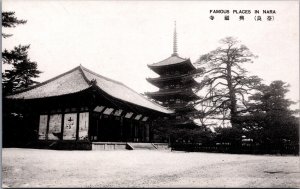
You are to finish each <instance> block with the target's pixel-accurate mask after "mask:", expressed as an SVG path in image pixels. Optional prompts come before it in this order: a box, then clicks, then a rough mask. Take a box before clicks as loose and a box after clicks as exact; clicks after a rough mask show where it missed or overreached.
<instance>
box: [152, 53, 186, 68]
mask: <svg viewBox="0 0 300 189" xmlns="http://www.w3.org/2000/svg"><path fill="white" fill-rule="evenodd" d="M187 60H188V59H184V58H181V57H179V56H177V55H173V56H170V57H169V58H166V59H164V60H162V61H160V62H157V63H154V64H150V65H149V66H150V67H151V66H153V67H154V66H166V65H172V64H178V63H181V62H185V61H187Z"/></svg>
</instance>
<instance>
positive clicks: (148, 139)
mask: <svg viewBox="0 0 300 189" xmlns="http://www.w3.org/2000/svg"><path fill="white" fill-rule="evenodd" d="M145 135H146V137H145V140H146V142H149V141H150V137H149V124H148V123H146V124H145Z"/></svg>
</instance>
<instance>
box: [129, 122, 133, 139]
mask: <svg viewBox="0 0 300 189" xmlns="http://www.w3.org/2000/svg"><path fill="white" fill-rule="evenodd" d="M130 138H131V140H134V133H133V124H132V120H130Z"/></svg>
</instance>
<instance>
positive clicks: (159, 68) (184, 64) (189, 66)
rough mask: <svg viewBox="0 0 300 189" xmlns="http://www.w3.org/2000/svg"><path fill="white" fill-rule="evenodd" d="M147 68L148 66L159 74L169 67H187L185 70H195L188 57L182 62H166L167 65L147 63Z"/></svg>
mask: <svg viewBox="0 0 300 189" xmlns="http://www.w3.org/2000/svg"><path fill="white" fill-rule="evenodd" d="M147 66H148V68H150V69H151V70H152V71H154V72H155V73H157V74H159V75H160V74H161V73H162V72H164V71H163V70H169V69H181V68H182V67H185V68H187V70H196V67H195V66H194V65H193V64H192V63H191V61H190V59H187V60H186V61H183V62H178V63H173V64H168V65H159V66H156V65H154V64H148V65H147Z"/></svg>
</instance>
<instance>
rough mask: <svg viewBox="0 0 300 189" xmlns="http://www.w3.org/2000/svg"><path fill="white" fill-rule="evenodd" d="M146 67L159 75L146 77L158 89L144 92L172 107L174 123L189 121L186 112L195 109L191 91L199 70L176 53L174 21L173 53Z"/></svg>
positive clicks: (188, 60)
mask: <svg viewBox="0 0 300 189" xmlns="http://www.w3.org/2000/svg"><path fill="white" fill-rule="evenodd" d="M148 67H149V68H150V69H151V70H153V71H154V72H155V73H157V74H158V75H159V77H157V78H147V81H148V82H150V83H151V84H152V85H154V86H156V87H158V88H159V90H158V91H156V92H146V93H145V94H146V95H147V96H149V97H150V98H152V99H154V100H156V101H158V102H161V103H162V105H163V106H165V107H168V108H170V109H174V110H175V111H176V114H175V116H176V119H177V121H175V124H176V123H177V124H182V123H186V122H190V121H191V120H189V118H188V117H187V116H186V114H187V113H189V112H191V111H195V109H194V105H193V103H192V102H193V101H195V100H197V99H199V97H198V96H197V95H196V94H195V93H194V92H193V87H195V85H196V84H197V82H196V81H195V79H194V75H195V74H197V73H198V72H199V71H198V70H197V69H196V68H195V67H194V66H193V64H192V63H191V61H190V59H185V58H181V57H179V55H178V53H177V32H176V23H175V29H174V43H173V54H172V55H171V56H170V57H168V58H166V59H165V60H162V61H160V62H157V63H154V64H150V65H148ZM179 120H181V121H179ZM182 121H183V122H182Z"/></svg>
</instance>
